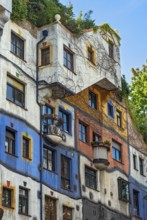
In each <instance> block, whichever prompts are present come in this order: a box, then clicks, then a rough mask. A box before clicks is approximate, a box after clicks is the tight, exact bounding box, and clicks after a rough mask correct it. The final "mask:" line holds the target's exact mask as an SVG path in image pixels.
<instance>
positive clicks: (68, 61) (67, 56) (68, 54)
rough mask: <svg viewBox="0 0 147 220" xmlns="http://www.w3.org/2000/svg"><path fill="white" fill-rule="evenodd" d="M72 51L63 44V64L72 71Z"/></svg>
mask: <svg viewBox="0 0 147 220" xmlns="http://www.w3.org/2000/svg"><path fill="white" fill-rule="evenodd" d="M73 56H74V55H73V52H72V51H71V50H70V49H68V48H67V47H65V46H64V66H65V67H66V68H67V69H69V70H71V71H72V72H74V57H73Z"/></svg>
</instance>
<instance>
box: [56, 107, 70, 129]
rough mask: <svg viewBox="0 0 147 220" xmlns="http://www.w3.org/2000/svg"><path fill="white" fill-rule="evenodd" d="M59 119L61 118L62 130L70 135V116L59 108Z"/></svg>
mask: <svg viewBox="0 0 147 220" xmlns="http://www.w3.org/2000/svg"><path fill="white" fill-rule="evenodd" d="M59 117H60V118H63V124H62V125H61V128H62V130H63V131H65V132H68V133H71V114H70V113H68V112H67V111H64V110H63V109H61V108H60V109H59Z"/></svg>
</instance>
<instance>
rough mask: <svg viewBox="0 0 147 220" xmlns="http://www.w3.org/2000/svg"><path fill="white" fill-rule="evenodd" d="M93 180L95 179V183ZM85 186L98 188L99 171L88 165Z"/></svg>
mask: <svg viewBox="0 0 147 220" xmlns="http://www.w3.org/2000/svg"><path fill="white" fill-rule="evenodd" d="M92 172H93V173H92ZM91 181H93V184H92V182H91ZM85 186H86V187H88V188H90V189H93V190H97V172H96V170H94V169H92V168H90V167H88V166H85Z"/></svg>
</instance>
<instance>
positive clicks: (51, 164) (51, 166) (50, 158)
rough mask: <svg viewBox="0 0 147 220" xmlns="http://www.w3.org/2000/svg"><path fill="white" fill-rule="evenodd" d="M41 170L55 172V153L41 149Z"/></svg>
mask: <svg viewBox="0 0 147 220" xmlns="http://www.w3.org/2000/svg"><path fill="white" fill-rule="evenodd" d="M43 168H44V169H47V170H49V171H55V151H53V150H51V149H50V148H48V147H46V146H44V147H43Z"/></svg>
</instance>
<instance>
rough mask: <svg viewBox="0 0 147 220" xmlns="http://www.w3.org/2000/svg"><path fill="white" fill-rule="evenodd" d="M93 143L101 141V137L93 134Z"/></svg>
mask: <svg viewBox="0 0 147 220" xmlns="http://www.w3.org/2000/svg"><path fill="white" fill-rule="evenodd" d="M93 141H100V136H99V135H98V134H96V133H93Z"/></svg>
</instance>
